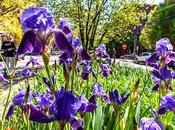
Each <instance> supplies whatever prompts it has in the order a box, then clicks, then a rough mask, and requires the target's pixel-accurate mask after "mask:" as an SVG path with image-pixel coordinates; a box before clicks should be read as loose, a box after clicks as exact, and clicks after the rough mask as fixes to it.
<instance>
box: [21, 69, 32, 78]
mask: <svg viewBox="0 0 175 130" xmlns="http://www.w3.org/2000/svg"><path fill="white" fill-rule="evenodd" d="M21 75H22V76H23V77H25V78H29V77H31V76H33V75H35V74H34V73H32V72H31V71H30V70H29V69H28V68H25V69H23V70H22V74H21Z"/></svg>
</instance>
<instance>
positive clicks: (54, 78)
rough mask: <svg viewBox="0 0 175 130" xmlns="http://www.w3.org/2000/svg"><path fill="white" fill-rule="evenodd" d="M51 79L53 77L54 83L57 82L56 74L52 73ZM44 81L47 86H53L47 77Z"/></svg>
mask: <svg viewBox="0 0 175 130" xmlns="http://www.w3.org/2000/svg"><path fill="white" fill-rule="evenodd" d="M51 79H52V82H53V84H56V77H55V75H52V76H51ZM43 81H44V83H45V84H46V86H47V87H49V88H50V87H51V84H50V81H49V80H48V79H47V78H45V77H43Z"/></svg>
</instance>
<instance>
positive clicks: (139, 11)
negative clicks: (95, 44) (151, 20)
mask: <svg viewBox="0 0 175 130" xmlns="http://www.w3.org/2000/svg"><path fill="white" fill-rule="evenodd" d="M146 14H147V5H146V4H145V3H144V1H142V0H140V1H137V0H135V1H134V0H133V1H132V2H131V1H124V2H122V4H121V5H120V9H119V10H117V11H116V12H115V13H114V15H113V18H112V23H111V24H112V26H110V29H109V30H110V31H108V34H107V36H108V37H110V38H112V39H114V40H115V41H116V42H113V43H116V44H122V43H128V44H129V46H133V48H134V50H133V51H134V52H135V51H136V46H137V44H138V39H139V36H140V33H141V31H142V29H143V27H144V24H145V21H146Z"/></svg>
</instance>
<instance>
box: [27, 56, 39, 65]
mask: <svg viewBox="0 0 175 130" xmlns="http://www.w3.org/2000/svg"><path fill="white" fill-rule="evenodd" d="M30 64H31V65H32V66H35V65H41V64H40V63H39V62H38V61H37V59H34V58H33V57H30V60H29V61H28V62H27V64H26V66H29V65H30Z"/></svg>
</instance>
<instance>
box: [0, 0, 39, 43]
mask: <svg viewBox="0 0 175 130" xmlns="http://www.w3.org/2000/svg"><path fill="white" fill-rule="evenodd" d="M39 4H40V2H39V0H1V3H0V30H2V31H4V32H5V33H12V34H13V35H14V36H15V41H16V43H17V44H19V43H20V40H21V36H22V30H21V27H20V14H21V13H22V11H23V10H24V9H26V8H28V7H31V6H35V5H39Z"/></svg>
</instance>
